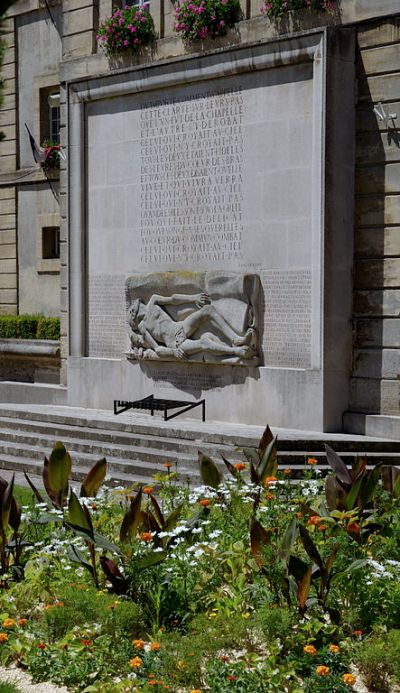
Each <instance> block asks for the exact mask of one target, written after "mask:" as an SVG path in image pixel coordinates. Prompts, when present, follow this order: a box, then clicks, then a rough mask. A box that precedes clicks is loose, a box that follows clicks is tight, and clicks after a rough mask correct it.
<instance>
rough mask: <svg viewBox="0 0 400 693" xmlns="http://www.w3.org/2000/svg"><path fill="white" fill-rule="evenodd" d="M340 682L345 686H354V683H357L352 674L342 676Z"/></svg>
mask: <svg viewBox="0 0 400 693" xmlns="http://www.w3.org/2000/svg"><path fill="white" fill-rule="evenodd" d="M342 681H343V683H345V684H346V685H347V686H354V684H355V682H356V681H357V679H356V677H355V676H354V675H353V674H343V676H342Z"/></svg>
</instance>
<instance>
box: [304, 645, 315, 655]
mask: <svg viewBox="0 0 400 693" xmlns="http://www.w3.org/2000/svg"><path fill="white" fill-rule="evenodd" d="M303 652H305V653H306V654H309V655H315V654H317V650H316V649H315V647H314V645H304V647H303Z"/></svg>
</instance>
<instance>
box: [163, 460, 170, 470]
mask: <svg viewBox="0 0 400 693" xmlns="http://www.w3.org/2000/svg"><path fill="white" fill-rule="evenodd" d="M163 467H166V469H171V467H172V462H164V464H163Z"/></svg>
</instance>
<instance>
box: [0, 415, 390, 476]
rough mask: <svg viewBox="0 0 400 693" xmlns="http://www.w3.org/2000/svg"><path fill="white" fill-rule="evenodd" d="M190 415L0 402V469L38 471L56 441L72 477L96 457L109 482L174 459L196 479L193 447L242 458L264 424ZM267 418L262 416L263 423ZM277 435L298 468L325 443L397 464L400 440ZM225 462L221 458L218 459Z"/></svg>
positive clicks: (288, 463) (284, 461)
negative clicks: (103, 464)
mask: <svg viewBox="0 0 400 693" xmlns="http://www.w3.org/2000/svg"><path fill="white" fill-rule="evenodd" d="M196 416H197V417H198V418H195V416H193V418H192V419H182V420H174V422H173V423H171V422H164V421H163V418H162V416H161V415H160V414H159V415H157V414H155V415H154V417H151V416H149V415H147V414H143V413H137V412H133V411H128V412H125V413H123V414H120V415H119V416H118V417H116V416H114V414H113V412H112V411H111V409H110V411H104V410H97V409H83V408H75V407H67V406H46V405H39V404H36V405H34V404H30V405H24V404H6V405H5V404H3V405H1V406H0V469H1V470H3V471H0V474H1V475H3V476H6V471H7V470H8V471H9V472H13V471H15V472H16V474H17V477H16V480H17V483H21V482H22V481H23V479H24V477H23V472H24V471H26V472H27V473H28V474H31V475H34V476H40V475H41V470H42V466H43V459H44V457H45V455H47V456H48V455H49V453H50V452H51V450H52V448H53V446H54V444H55V442H56V441H62V442H63V443H64V445H65V446H66V448H67V449H68V451H69V452H70V454H71V456H72V460H73V479H74V480H76V481H79V480H81V479H82V478H83V477H84V475H85V474H86V472H87V471H88V469H89V468H90V467H91V465H92V464H93V463H94V462H96V461H97V460H98V459H100V458H101V457H106V458H107V461H108V463H109V471H108V477H109V485H110V486H115V485H120V484H122V485H126V486H129V485H131V484H132V483H133V482H134V481H140V482H144V483H147V482H149V481H150V480H152V478H153V474H154V473H156V472H165V467H164V466H163V465H164V464H165V463H166V462H172V463H173V465H174V467H173V469H177V470H178V472H179V474H180V477H181V479H183V480H185V479H186V478H189V479H190V481H191V482H192V483H196V481H197V480H198V478H199V477H198V465H197V460H198V451H199V450H202V451H203V452H205V453H206V454H207V455H209V456H210V457H212V458H213V459H214V460H215V461H217V462H218V461H219V460H221V456H220V455H221V453H222V454H223V455H225V456H226V457H227V458H228V459H229V460H231V461H234V462H235V461H239V460H242V459H243V454H242V453H241V451H240V448H242V447H245V446H249V447H252V446H256V445H257V443H258V440H259V438H260V436H261V434H262V432H263V427H262V426H249V425H241V424H227V423H218V422H214V423H209V422H204V423H203V422H202V421H201V414H200V413H199V414H198V415H196ZM266 423H267V422H266ZM272 430H273V433H274V434H275V435H278V451H279V461H280V465H281V467H291V468H292V470H293V476H294V477H295V476H296V475H299V474H301V470H302V469H303V467H304V464H305V462H306V459H307V456H308V455H312V456H313V457H316V458H317V459H318V460H319V461H320V465H319V468H320V469H321V470H322V471H324V470H326V469H327V467H326V463H325V454H324V443H328V444H329V445H331V447H333V448H334V449H335V450H336V451H337V452H338V453H339V454H340V455H341V456H342V457H343V458H344V459H345V460H347V461H348V462H349V463H351V461H352V459H353V458H354V456H355V455H357V454H360V453H363V454H367V456H368V461H369V464H370V465H371V466H372V465H374V464H376V463H377V462H380V461H383V462H384V463H385V464H387V465H396V466H399V467H400V441H393V440H386V439H383V438H374V437H370V436H362V435H347V434H341V433H316V432H313V431H297V430H289V429H280V428H274V427H272ZM222 464H223V463H222Z"/></svg>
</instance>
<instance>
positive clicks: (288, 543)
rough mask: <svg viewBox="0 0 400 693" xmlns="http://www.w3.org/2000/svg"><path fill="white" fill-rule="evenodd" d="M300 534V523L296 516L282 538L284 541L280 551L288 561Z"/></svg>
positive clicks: (282, 556)
mask: <svg viewBox="0 0 400 693" xmlns="http://www.w3.org/2000/svg"><path fill="white" fill-rule="evenodd" d="M298 534H299V523H298V522H297V519H296V518H293V520H292V521H291V522H290V523H289V525H288V526H287V529H286V532H285V534H284V535H283V539H282V543H281V549H280V552H279V553H280V556H281V558H282V559H283V560H284V561H286V562H287V560H288V558H289V556H290V552H291V550H292V547H293V544H294V542H295V541H296V539H297V536H298Z"/></svg>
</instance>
